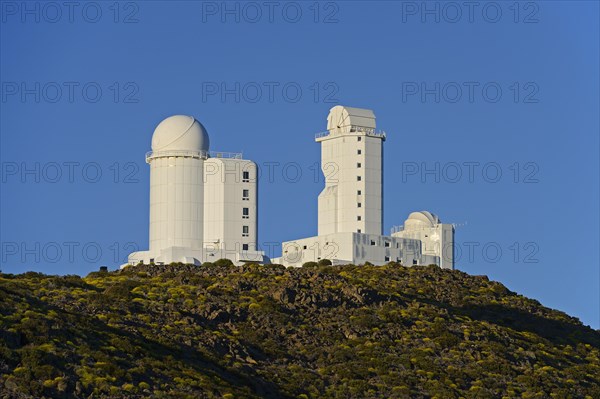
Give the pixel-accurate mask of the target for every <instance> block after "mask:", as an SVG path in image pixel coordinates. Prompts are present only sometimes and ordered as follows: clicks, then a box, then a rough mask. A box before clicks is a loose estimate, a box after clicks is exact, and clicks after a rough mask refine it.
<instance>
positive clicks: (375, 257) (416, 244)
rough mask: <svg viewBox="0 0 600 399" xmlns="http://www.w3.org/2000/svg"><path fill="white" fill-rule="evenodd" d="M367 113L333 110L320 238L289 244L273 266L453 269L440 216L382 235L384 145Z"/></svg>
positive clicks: (419, 215)
mask: <svg viewBox="0 0 600 399" xmlns="http://www.w3.org/2000/svg"><path fill="white" fill-rule="evenodd" d="M375 128H376V124H375V115H374V114H373V111H371V110H367V109H359V108H350V107H343V106H335V107H333V108H332V109H331V110H330V112H329V116H328V118H327V132H325V133H320V134H317V136H316V141H317V142H319V143H321V170H322V171H323V174H324V176H325V188H324V189H323V191H322V192H321V194H319V199H318V201H319V202H318V209H319V211H318V236H316V237H309V238H303V239H299V240H294V241H287V242H284V243H283V244H282V256H281V257H280V258H275V259H272V262H273V263H280V264H283V265H286V266H296V267H297V266H302V264H303V263H305V262H318V261H319V260H322V259H329V260H331V261H332V263H334V264H341V263H353V264H364V263H365V262H370V263H372V264H375V265H382V264H385V263H388V262H401V263H402V264H403V265H405V266H409V265H417V264H418V265H428V264H436V265H439V266H441V267H443V268H449V269H453V268H454V256H453V246H454V227H453V226H452V225H450V224H442V223H440V221H439V218H437V216H435V215H433V214H431V213H429V212H427V211H422V212H413V213H412V214H411V215H410V216H409V218H408V219H407V221H406V223H405V226H404V227H403V228H397V229H396V230H395V231H394V232H393V234H392V236H383V235H382V224H383V149H382V146H383V141H385V133H383V132H377V131H376V130H375Z"/></svg>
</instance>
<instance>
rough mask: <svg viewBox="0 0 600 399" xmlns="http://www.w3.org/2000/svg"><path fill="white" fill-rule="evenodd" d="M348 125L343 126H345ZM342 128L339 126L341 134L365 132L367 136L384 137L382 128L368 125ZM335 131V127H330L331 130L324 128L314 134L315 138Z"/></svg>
mask: <svg viewBox="0 0 600 399" xmlns="http://www.w3.org/2000/svg"><path fill="white" fill-rule="evenodd" d="M347 127H348V126H345V127H344V128H347ZM344 128H340V129H342V131H341V132H340V133H342V134H352V133H366V135H367V136H371V137H382V138H384V139H385V132H384V131H383V130H377V131H376V130H375V129H372V128H368V127H362V126H350V131H343V129H344ZM336 133H337V132H336V131H335V129H331V130H326V131H324V132H319V133H316V134H315V139H320V138H322V137H327V136H329V135H330V134H336Z"/></svg>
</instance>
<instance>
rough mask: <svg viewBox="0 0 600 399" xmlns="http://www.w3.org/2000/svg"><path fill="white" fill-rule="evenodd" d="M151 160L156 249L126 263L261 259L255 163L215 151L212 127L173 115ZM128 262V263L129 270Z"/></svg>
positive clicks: (158, 134)
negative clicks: (211, 147)
mask: <svg viewBox="0 0 600 399" xmlns="http://www.w3.org/2000/svg"><path fill="white" fill-rule="evenodd" d="M146 162H147V163H148V164H150V249H149V250H148V251H138V252H134V253H132V254H130V255H129V257H128V264H137V263H139V262H143V263H155V264H169V263H171V262H184V263H194V264H197V265H199V264H201V263H203V262H214V261H215V260H218V259H221V258H227V259H230V260H231V261H233V262H234V263H236V264H243V263H244V262H263V261H264V253H263V252H262V251H259V250H258V249H257V245H256V243H257V230H258V229H257V215H256V213H257V195H258V194H257V168H256V164H255V163H254V162H252V161H249V160H244V159H242V154H239V153H226V152H217V153H214V157H212V158H211V157H210V154H209V138H208V133H207V132H206V129H205V128H204V126H202V124H201V123H200V122H198V121H197V120H196V119H194V118H193V117H191V116H184V115H175V116H171V117H169V118H167V119H165V120H163V121H162V122H161V123H160V124H159V125H158V126H157V127H156V129H155V130H154V134H153V136H152V151H151V152H149V153H147V154H146ZM124 266H125V265H123V267H124Z"/></svg>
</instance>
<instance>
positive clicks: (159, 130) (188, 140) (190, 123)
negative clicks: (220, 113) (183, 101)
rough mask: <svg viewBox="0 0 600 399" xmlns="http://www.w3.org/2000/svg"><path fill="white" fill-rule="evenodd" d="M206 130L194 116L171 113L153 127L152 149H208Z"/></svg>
mask: <svg viewBox="0 0 600 399" xmlns="http://www.w3.org/2000/svg"><path fill="white" fill-rule="evenodd" d="M208 148H209V138H208V132H207V131H206V129H205V128H204V126H202V124H201V123H200V122H198V121H197V120H196V119H194V117H191V116H187V115H173V116H170V117H168V118H167V119H165V120H163V121H162V122H161V123H159V124H158V126H156V129H154V134H153V135H152V151H153V152H159V151H204V152H206V151H208Z"/></svg>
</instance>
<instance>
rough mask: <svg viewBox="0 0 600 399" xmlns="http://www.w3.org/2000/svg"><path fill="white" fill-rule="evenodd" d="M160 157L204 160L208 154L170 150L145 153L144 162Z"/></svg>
mask: <svg viewBox="0 0 600 399" xmlns="http://www.w3.org/2000/svg"><path fill="white" fill-rule="evenodd" d="M162 157H189V158H198V159H206V158H208V152H206V151H189V150H172V151H149V152H147V153H146V162H148V161H149V160H150V159H152V158H162Z"/></svg>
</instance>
